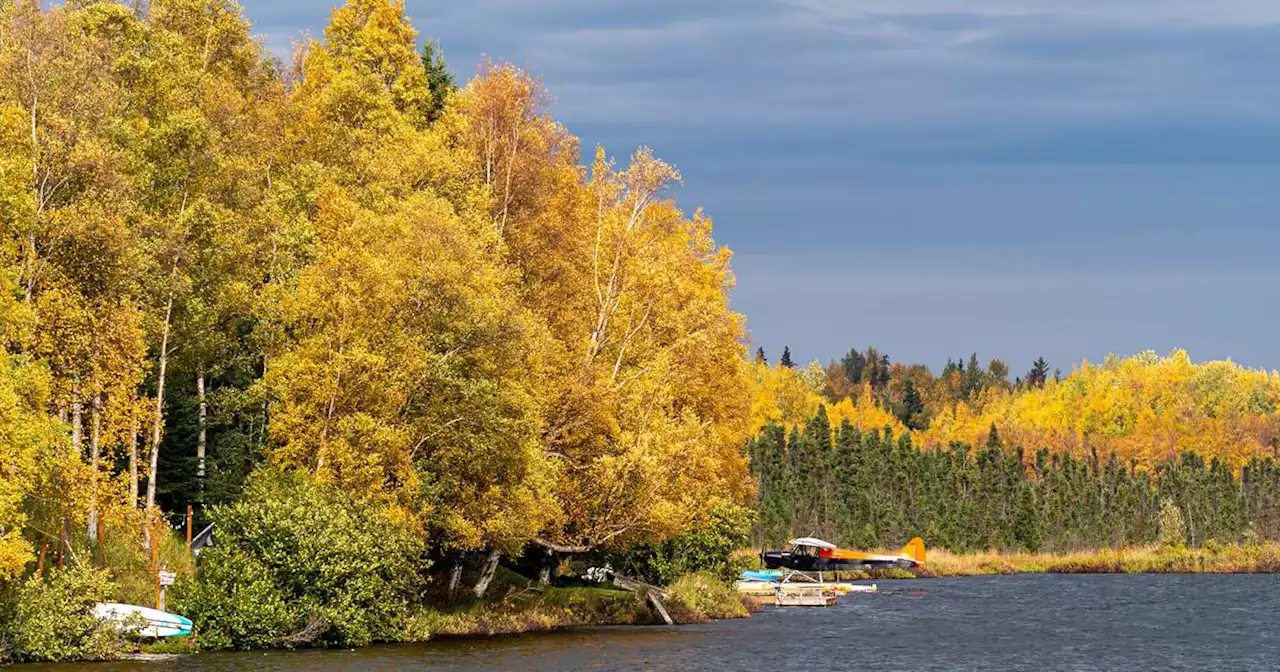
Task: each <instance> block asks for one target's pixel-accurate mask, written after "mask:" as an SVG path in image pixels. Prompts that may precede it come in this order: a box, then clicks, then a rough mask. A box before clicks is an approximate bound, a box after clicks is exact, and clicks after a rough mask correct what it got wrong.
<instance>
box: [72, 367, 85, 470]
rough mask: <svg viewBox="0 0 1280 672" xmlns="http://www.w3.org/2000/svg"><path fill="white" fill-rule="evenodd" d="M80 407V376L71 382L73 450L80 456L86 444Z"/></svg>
mask: <svg viewBox="0 0 1280 672" xmlns="http://www.w3.org/2000/svg"><path fill="white" fill-rule="evenodd" d="M82 415H83V414H82V409H81V407H80V376H79V375H77V376H75V377H74V378H73V379H72V383H71V452H72V453H73V454H75V455H76V457H79V456H80V447H81V446H82V445H83V444H84V423H83V418H82Z"/></svg>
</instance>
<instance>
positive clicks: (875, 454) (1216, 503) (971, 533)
mask: <svg viewBox="0 0 1280 672" xmlns="http://www.w3.org/2000/svg"><path fill="white" fill-rule="evenodd" d="M752 370H753V376H754V377H753V381H754V383H755V384H754V385H753V401H752V404H753V418H754V421H755V422H756V423H757V424H756V427H757V428H758V434H757V436H756V437H755V438H754V439H753V440H752V441H751V442H750V443H751V448H750V451H751V461H752V472H753V475H754V476H755V477H756V479H757V481H758V484H759V500H758V509H759V519H758V522H757V524H756V527H755V530H754V533H753V534H754V541H755V543H757V544H758V545H776V544H779V543H782V542H784V541H785V540H786V539H788V538H790V537H794V536H799V535H817V536H824V535H825V537H826V538H830V539H835V540H840V541H842V542H843V543H846V544H850V545H855V546H861V547H872V548H874V547H893V546H894V545H895V544H897V543H901V541H900V540H902V539H910V538H911V537H913V536H917V535H919V536H923V537H924V538H926V539H929V540H931V542H932V543H933V544H935V545H937V546H940V547H944V548H949V549H951V550H953V551H957V552H966V551H980V550H988V549H1003V550H1014V551H1018V550H1021V551H1032V552H1035V551H1042V550H1043V551H1055V552H1067V551H1076V550H1082V549H1099V548H1119V547H1125V546H1138V545H1144V544H1153V543H1156V542H1157V541H1159V539H1158V537H1159V534H1160V520H1161V515H1162V514H1166V515H1167V514H1169V513H1170V512H1171V511H1176V515H1177V520H1178V521H1179V522H1178V524H1177V525H1176V527H1177V528H1178V529H1179V532H1178V534H1177V535H1175V537H1176V538H1177V539H1179V540H1180V541H1179V543H1187V544H1190V545H1192V546H1199V545H1202V544H1204V543H1206V542H1217V543H1237V542H1242V543H1258V542H1259V541H1274V540H1277V539H1280V528H1277V520H1276V518H1277V513H1278V511H1277V508H1276V507H1277V505H1280V499H1277V497H1278V496H1280V465H1278V464H1277V462H1276V459H1277V457H1280V455H1277V452H1278V451H1277V446H1278V445H1280V432H1278V430H1280V425H1278V424H1277V423H1278V422H1280V416H1278V414H1277V401H1278V400H1280V377H1277V375H1276V374H1275V373H1267V372H1264V371H1254V370H1249V369H1246V368H1244V367H1241V366H1239V365H1236V364H1234V363H1231V362H1207V363H1202V364H1196V363H1193V362H1192V361H1191V359H1190V357H1189V356H1188V355H1187V353H1185V352H1182V351H1177V352H1174V353H1172V354H1171V355H1170V356H1168V357H1159V356H1157V355H1155V354H1154V353H1143V354H1140V355H1137V356H1134V357H1128V358H1120V357H1111V358H1108V360H1107V361H1106V362H1104V363H1103V364H1101V365H1091V364H1089V363H1087V362H1086V363H1084V364H1082V365H1081V366H1080V367H1078V368H1076V369H1075V370H1073V371H1072V372H1071V373H1070V374H1068V375H1066V376H1063V374H1062V373H1061V371H1055V372H1053V373H1050V370H1049V367H1048V364H1047V363H1046V362H1045V361H1044V359H1043V358H1041V359H1039V360H1037V361H1036V362H1034V363H1033V364H1032V365H1031V368H1030V370H1029V372H1028V373H1027V374H1026V375H1025V376H1019V377H1017V378H1015V380H1013V381H1009V380H1008V372H1009V367H1008V366H1007V365H1006V364H1004V363H1003V362H1001V361H999V360H993V361H991V362H990V363H989V364H988V365H987V366H985V367H984V366H982V365H980V364H979V360H978V357H977V355H973V356H971V357H970V358H969V361H968V364H965V363H964V362H963V361H960V362H955V361H953V362H949V363H948V364H947V365H946V367H944V369H943V370H942V372H941V374H940V375H938V376H934V375H933V374H932V373H931V372H930V371H929V369H928V367H925V366H922V365H901V364H893V363H890V361H889V358H888V356H887V355H885V354H883V353H881V352H879V351H877V350H876V349H874V348H868V349H867V350H865V351H861V352H860V351H858V350H856V349H855V350H852V351H851V352H850V353H849V354H848V355H847V356H846V357H845V358H843V360H842V361H840V362H835V363H832V364H831V365H830V366H828V367H823V366H822V365H821V364H819V363H817V362H814V363H812V364H810V365H809V366H808V367H805V368H803V369H799V368H797V367H796V365H795V363H794V362H793V361H792V360H791V354H790V350H789V349H788V350H786V351H784V352H783V355H782V357H781V358H780V360H779V362H778V365H777V366H769V364H768V362H767V360H766V358H765V353H764V351H763V350H759V351H757V353H756V357H755V361H754V364H753V369H752ZM815 410H816V413H815ZM1166 527H1167V526H1166Z"/></svg>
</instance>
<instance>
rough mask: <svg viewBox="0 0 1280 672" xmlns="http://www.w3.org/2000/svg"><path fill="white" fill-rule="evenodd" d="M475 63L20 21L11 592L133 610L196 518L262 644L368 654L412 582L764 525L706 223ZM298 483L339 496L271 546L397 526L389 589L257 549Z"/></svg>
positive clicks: (724, 297)
mask: <svg viewBox="0 0 1280 672" xmlns="http://www.w3.org/2000/svg"><path fill="white" fill-rule="evenodd" d="M475 72H476V74H475V76H474V77H473V78H471V79H470V81H466V82H458V81H457V80H456V77H455V75H454V74H453V71H452V70H450V68H449V67H448V66H447V65H446V64H445V62H444V60H443V52H442V51H441V50H440V48H439V45H438V44H437V43H436V42H435V41H434V40H421V39H420V36H419V33H418V31H417V30H416V29H415V28H414V27H413V26H412V25H411V24H410V22H409V20H408V18H407V16H406V14H405V8H404V3H403V2H402V1H400V0H351V1H350V2H348V3H347V4H345V5H344V6H341V7H339V8H337V9H335V10H334V11H333V13H332V16H331V21H330V23H329V26H328V28H327V29H326V31H325V33H324V36H323V37H322V38H319V39H314V40H310V41H306V42H304V43H301V44H298V45H296V50H295V53H294V54H292V57H291V58H289V59H287V60H285V59H281V58H278V57H277V56H275V55H273V54H272V53H271V52H269V51H268V50H267V49H266V48H265V47H264V43H263V41H261V40H259V39H258V38H257V37H256V36H255V35H254V34H253V33H252V27H251V26H250V24H249V23H248V22H247V20H246V19H245V18H244V16H243V13H242V11H241V9H240V7H239V6H238V5H237V4H236V3H235V2H233V1H232V0H152V1H151V2H149V3H121V2H107V1H91V0H68V1H67V2H64V3H56V4H49V6H43V7H42V3H40V2H38V1H37V0H2V1H0V146H3V148H4V151H3V153H2V154H0V222H3V225H4V226H3V238H2V239H0V250H3V253H4V254H3V257H2V259H3V261H4V273H3V274H0V283H3V285H4V286H3V288H0V345H2V346H3V353H2V354H0V358H2V359H0V362H2V363H3V367H0V371H2V375H0V400H2V401H3V403H0V582H4V581H7V580H11V579H17V578H19V577H22V576H29V575H31V573H32V572H34V571H35V570H36V568H37V567H39V568H41V570H42V571H43V568H44V566H45V565H46V564H50V563H52V562H54V556H60V559H59V560H58V563H59V564H67V563H66V560H65V558H66V557H67V556H68V555H71V556H72V557H73V558H74V557H80V556H81V555H84V556H85V557H93V558H102V557H104V556H110V557H115V556H114V555H112V554H116V555H121V554H123V555H122V557H126V556H127V558H131V559H121V560H119V561H118V562H117V563H116V564H115V565H112V564H111V563H107V565H108V569H110V570H112V571H114V572H115V574H112V575H110V576H108V577H107V580H108V582H114V585H116V586H119V585H121V584H123V583H128V581H129V580H130V579H129V575H128V574H127V573H126V570H124V569H121V568H122V567H125V566H133V565H140V566H141V567H143V568H145V567H146V564H147V560H146V556H147V554H148V551H147V549H148V546H149V545H151V546H152V548H153V549H154V545H152V541H153V540H155V539H156V538H157V537H158V538H160V540H161V541H162V542H163V544H164V547H162V548H161V549H160V550H159V553H160V554H161V555H163V556H164V557H165V559H166V561H167V562H168V563H169V564H173V563H178V562H179V560H176V559H173V558H170V557H169V556H170V549H169V545H170V544H171V542H172V541H173V540H174V539H175V538H176V535H174V534H172V533H171V532H170V529H171V528H179V529H180V527H181V525H182V524H183V522H184V521H183V516H184V510H185V507H187V506H188V505H192V506H194V508H195V516H196V519H197V520H196V525H197V526H202V525H203V524H204V523H206V522H208V521H211V520H217V521H219V522H220V524H222V528H223V529H224V530H226V532H225V533H224V539H225V540H226V541H229V542H231V543H227V544H222V545H220V547H219V548H218V549H217V550H216V552H213V553H212V554H211V555H209V556H206V557H205V558H203V559H202V564H207V565H209V566H211V567H213V566H219V565H220V566H221V567H223V569H221V570H215V571H209V572H206V574H207V575H208V577H209V580H210V581H213V580H214V579H215V577H219V576H221V577H223V579H224V580H226V581H235V580H238V577H252V576H260V575H262V576H273V574H272V573H273V572H274V576H275V577H276V579H273V580H272V581H271V582H268V583H271V587H270V590H272V591H275V593H274V594H275V597H271V598H270V599H268V598H266V597H263V596H262V595H259V596H260V597H263V601H264V602H266V603H275V602H274V601H279V602H280V604H281V605H283V606H281V608H280V611H279V612H278V613H277V614H276V616H278V618H274V620H273V619H265V620H264V621H263V622H272V623H278V624H279V627H280V628H282V629H285V630H288V629H289V628H292V627H294V626H295V625H296V624H297V623H298V622H299V621H308V620H310V621H311V622H312V623H314V622H317V621H315V619H313V618H311V617H312V616H314V615H315V614H317V613H322V615H324V614H327V616H326V617H325V618H326V619H327V620H326V622H327V623H329V624H330V626H331V627H330V628H329V630H330V631H331V633H332V634H331V636H330V639H331V641H342V642H363V641H369V640H370V639H377V638H379V637H380V636H382V634H380V631H379V630H378V629H376V628H372V627H363V626H362V627H359V628H357V627H354V626H353V627H351V628H350V629H349V631H348V630H344V629H343V627H341V626H340V625H338V624H347V625H350V624H351V623H353V622H354V621H353V619H357V618H362V617H363V616H361V615H360V613H362V612H361V610H360V609H358V608H357V607H358V606H359V605H362V604H363V605H367V604H370V603H372V602H373V601H381V602H382V603H383V606H382V607H380V611H377V613H383V612H385V610H386V609H388V608H391V607H388V606H386V605H393V604H395V601H394V600H388V599H386V598H387V597H388V595H387V594H386V593H380V592H379V591H381V590H384V589H385V590H387V591H392V593H394V594H395V595H402V596H403V595H414V594H419V593H420V592H421V588H422V586H421V585H417V584H416V583H415V582H412V581H410V582H405V581H402V580H401V579H400V578H399V577H398V576H397V575H398V574H399V575H403V573H405V572H409V573H411V574H425V573H426V571H427V568H428V567H435V568H436V569H437V570H444V571H445V574H446V576H449V577H450V578H449V581H450V585H449V592H450V593H451V594H452V593H453V592H455V591H459V592H467V593H469V594H470V593H474V595H476V596H482V595H484V594H485V592H486V589H487V587H488V585H489V583H490V581H492V579H493V578H494V574H495V571H496V569H497V568H498V566H499V563H500V562H501V561H502V559H503V558H504V557H507V556H512V555H517V556H518V555H520V554H522V553H524V552H525V550H526V548H528V547H529V546H530V545H531V544H532V545H540V546H542V547H544V548H547V549H568V550H570V551H574V552H580V551H583V550H593V549H598V550H602V551H609V550H617V549H625V548H628V547H630V546H632V545H635V544H638V543H662V542H665V541H667V540H670V539H671V538H673V537H677V536H679V535H681V534H685V533H687V532H690V531H692V530H695V529H696V528H698V526H700V525H705V524H708V523H710V522H711V521H712V520H713V514H716V513H717V512H721V513H723V511H725V510H733V509H738V508H741V507H743V506H744V505H746V504H748V503H749V502H750V498H751V496H752V492H753V486H752V482H751V479H750V476H749V474H748V466H747V461H746V456H745V454H744V452H743V450H742V446H743V442H744V440H745V439H746V438H747V436H748V433H749V429H750V421H749V415H748V413H749V408H748V405H747V398H748V394H747V388H748V385H749V379H748V376H747V369H746V357H745V353H746V350H745V346H744V345H743V342H744V341H745V335H744V329H745V321H744V318H743V317H742V316H741V315H738V314H736V313H734V312H732V311H731V310H730V309H729V306H728V301H729V293H730V289H731V287H732V284H733V276H732V274H731V271H730V258H731V255H730V252H729V251H728V250H726V249H724V248H722V247H719V246H718V245H717V244H716V243H715V241H714V240H713V238H712V222H711V220H710V219H709V218H708V217H707V216H705V215H704V214H703V213H702V212H700V211H697V210H694V211H685V210H682V209H680V208H679V207H678V206H677V204H676V203H675V202H674V200H673V199H672V198H671V196H670V194H671V189H672V188H673V187H674V186H676V185H678V184H679V183H680V180H681V176H680V173H679V172H678V171H677V170H676V169H675V168H673V167H672V166H670V165H668V164H666V163H664V162H663V161H662V160H661V159H659V158H658V157H656V156H655V155H654V153H653V152H652V151H651V150H649V149H648V148H644V147H641V148H639V149H637V150H635V151H634V152H633V153H631V154H630V155H629V156H628V157H626V158H625V159H623V160H621V161H620V160H617V159H615V158H614V157H613V156H612V155H610V154H608V153H606V151H605V149H604V148H590V149H587V150H586V151H585V156H584V150H583V149H582V148H581V147H580V145H579V142H578V140H577V138H575V137H574V136H573V135H572V134H571V133H570V132H569V131H568V130H567V129H566V128H565V127H564V126H562V125H561V124H560V123H558V122H557V121H556V120H555V119H554V118H553V117H552V116H551V113H550V110H549V101H550V98H549V95H548V94H547V92H546V91H545V90H544V89H543V87H542V85H541V83H540V82H539V81H538V80H537V79H536V78H534V77H533V76H531V75H529V74H527V73H525V72H524V71H522V70H521V69H519V68H517V67H515V66H513V65H509V64H505V63H494V62H487V61H486V62H483V63H480V64H479V65H478V67H477V68H476V71H475ZM302 477H305V478H304V479H303V480H301V481H299V480H298V479H299V478H302ZM271 484H274V487H273V486H272V485H271ZM316 488H319V490H316ZM282 492H290V493H293V496H294V498H295V499H297V500H298V501H311V502H314V503H315V505H316V506H324V507H331V508H332V507H337V508H336V509H333V510H332V511H330V512H327V513H326V512H320V511H313V512H302V511H295V513H294V515H293V516H292V517H289V516H286V517H284V518H283V519H279V520H276V522H280V523H281V524H283V525H285V526H286V527H289V525H291V524H295V523H296V526H297V527H299V528H301V527H305V525H315V524H318V523H317V522H316V521H323V520H325V519H326V517H327V516H330V514H332V516H331V520H333V521H334V524H335V525H337V524H339V523H340V522H342V521H346V522H342V524H343V525H347V526H348V527H350V526H351V525H355V526H356V527H355V528H352V529H358V530H375V529H376V530H380V531H381V533H380V536H379V540H377V541H368V540H364V541H360V542H357V541H355V540H352V541H350V542H349V543H352V544H355V543H366V542H368V543H370V544H371V546H370V547H369V548H371V549H382V550H383V551H385V552H388V553H396V554H398V555H397V556H396V557H395V558H394V560H393V559H387V560H386V563H389V564H385V563H384V565H382V566H383V569H379V570H377V572H375V573H378V575H379V576H382V579H379V583H378V585H380V586H382V587H381V588H379V590H375V591H372V592H370V593H369V594H367V595H363V596H362V597H360V600H362V601H357V602H355V603H351V602H350V599H355V598H352V597H351V596H350V595H345V594H344V595H335V596H333V597H332V599H331V600H329V601H328V602H326V601H325V600H326V599H328V598H317V597H316V596H315V595H301V594H290V593H289V588H288V586H289V585H291V584H289V582H288V581H286V580H284V579H281V578H279V577H281V576H283V575H284V574H283V573H284V572H286V571H287V567H284V566H283V565H281V564H280V558H278V557H274V556H272V557H268V554H267V552H266V550H265V549H258V550H256V551H255V550H252V549H250V546H252V544H251V543H250V542H251V538H252V535H253V534H255V533H258V532H260V531H261V529H262V528H261V525H257V526H255V523H254V520H251V519H252V518H254V517H258V518H262V520H260V521H258V522H259V523H262V524H265V522H264V521H265V520H267V519H269V517H270V515H271V513H272V512H273V511H277V510H276V509H273V508H272V507H273V506H277V505H279V504H280V503H281V500H280V497H281V493H282ZM286 501H287V500H286ZM341 511H347V512H348V513H347V514H342V515H339V513H340V512H341ZM219 512H221V514H220V513H219ZM348 514H349V515H348ZM219 516H221V517H219ZM350 516H355V517H354V518H351V517H350ZM246 517H248V518H249V519H246ZM237 521H239V522H240V523H243V525H238V524H237ZM341 529H346V528H341ZM237 530H239V531H237ZM278 531H279V532H280V534H281V535H295V536H288V537H287V538H288V539H292V541H290V542H288V543H296V544H300V545H305V544H307V543H309V542H308V539H311V538H312V537H307V536H306V535H302V534H301V533H299V532H298V530H297V529H281V530H278ZM236 535H240V538H237V536H236ZM285 538H286V537H285V536H282V537H281V538H280V539H276V540H264V543H268V544H270V543H276V545H277V546H278V545H279V544H281V543H286V542H285V541H283V540H284V539H285ZM237 542H239V543H237ZM177 543H178V544H179V545H180V544H181V543H182V542H181V541H180V540H179V541H178V542H177ZM335 543H337V542H336V541H335ZM236 547H238V548H239V549H240V550H233V549H234V548H236ZM246 549H249V550H246ZM306 550H307V549H303V548H295V549H294V555H295V556H296V555H297V554H298V553H304V552H306ZM311 550H312V551H315V552H319V551H317V550H316V549H311ZM46 551H48V553H49V558H47V559H46V558H45V552H46ZM156 552H157V551H155V550H152V551H151V553H153V554H154V553H156ZM335 552H336V551H335ZM335 557H336V556H335ZM353 557H355V556H353ZM361 557H363V556H361ZM352 561H353V562H354V559H353V560H352ZM273 563H274V564H273ZM464 565H466V570H467V571H466V572H465V573H464V572H463V571H462V570H463V566H464ZM231 567H235V568H237V569H236V570H234V571H233V570H231V569H229V568H231ZM450 568H453V570H452V571H450ZM312 569H314V568H312ZM128 571H133V570H128ZM300 571H301V570H300ZM308 571H310V570H308ZM348 578H350V577H348ZM460 579H462V580H465V582H466V591H461V587H460V586H458V583H459V580H460ZM347 583H348V584H349V585H354V584H353V582H352V581H349V580H348V581H347ZM409 584H412V585H409ZM143 585H144V586H145V582H144V584H143ZM264 585H265V584H264ZM335 585H341V584H335ZM260 587H262V586H256V587H255V586H249V587H243V586H242V587H241V588H243V589H244V590H250V589H253V590H256V589H257V588H260ZM309 588H310V589H314V590H315V591H316V593H317V594H319V593H320V592H322V591H321V590H320V589H319V588H318V587H315V586H310V587H308V586H305V585H303V586H302V587H301V588H300V590H306V589H309ZM238 589H239V588H237V587H236V586H233V585H222V586H220V587H217V588H210V589H209V590H210V591H212V592H211V593H210V594H219V592H221V594H222V595H223V596H224V597H225V596H227V593H228V591H229V592H230V596H231V598H232V599H234V598H235V595H236V593H235V591H236V590H238ZM413 591H417V593H415V592H413ZM142 594H143V595H145V594H146V592H145V590H144V591H142ZM277 598H278V600H277ZM135 599H137V597H136V596H135ZM192 599H193V602H192V604H198V603H199V600H198V599H195V598H192ZM317 600H318V601H317ZM335 600H336V602H335ZM339 603H341V606H337V605H338V604H339ZM215 606H216V605H212V606H211V607H210V608H213V607H215ZM0 611H3V610H0ZM3 620H4V615H3V613H0V621H3ZM2 625H3V624H2V623H0V626H2ZM2 630H3V627H0V631H2ZM210 630H211V631H212V628H210ZM327 636H328V635H327ZM244 641H247V640H244ZM264 641H267V640H264ZM269 641H276V640H269ZM0 648H2V647H0Z"/></svg>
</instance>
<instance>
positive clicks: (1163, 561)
mask: <svg viewBox="0 0 1280 672" xmlns="http://www.w3.org/2000/svg"><path fill="white" fill-rule="evenodd" d="M1277 573H1280V545H1276V544H1259V545H1248V546H1246V545H1238V544H1232V545H1220V544H1206V545H1205V546H1203V547H1200V548H1186V547H1169V546H1163V547H1162V546H1142V547H1130V548H1118V549H1099V550H1091V551H1074V552H1069V553H1000V552H985V553H966V554H954V553H950V552H947V551H931V552H930V553H929V558H928V563H927V564H926V565H925V567H924V569H923V570H920V571H919V572H918V577H919V578H943V577H953V576H955V577H963V576H992V575H1013V574H1277ZM886 578H892V577H886ZM902 578H905V577H902Z"/></svg>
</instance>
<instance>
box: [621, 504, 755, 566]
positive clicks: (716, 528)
mask: <svg viewBox="0 0 1280 672" xmlns="http://www.w3.org/2000/svg"><path fill="white" fill-rule="evenodd" d="M754 523H755V512H754V511H752V510H751V509H746V508H742V507H736V506H735V507H727V508H722V509H718V510H716V511H715V512H713V513H712V514H711V520H710V521H708V523H707V524H706V525H703V526H701V527H699V528H697V529H695V530H693V531H692V532H689V533H688V534H684V535H681V536H679V537H676V538H674V539H671V540H669V541H666V542H664V543H659V544H654V543H646V544H639V545H637V546H635V547H633V548H630V549H628V550H626V551H623V552H618V553H610V554H606V555H605V556H604V557H603V558H602V559H601V562H607V563H608V564H609V565H611V566H612V567H613V568H614V570H615V571H617V572H618V573H619V574H622V575H623V576H628V577H632V578H636V579H640V580H643V581H647V582H649V583H652V584H655V585H659V586H665V585H668V584H670V583H672V582H674V581H675V580H676V579H677V578H678V577H680V576H683V575H685V574H691V573H694V572H709V573H711V574H714V575H715V576H717V577H719V578H721V579H723V580H725V581H729V580H732V579H734V578H736V577H737V575H738V573H739V572H741V571H742V570H743V569H745V568H746V566H747V564H748V563H749V562H750V560H751V558H746V557H735V555H734V551H736V550H738V549H740V548H743V547H744V546H746V545H747V543H748V542H749V537H750V534H751V526H752V525H753V524H754Z"/></svg>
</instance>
